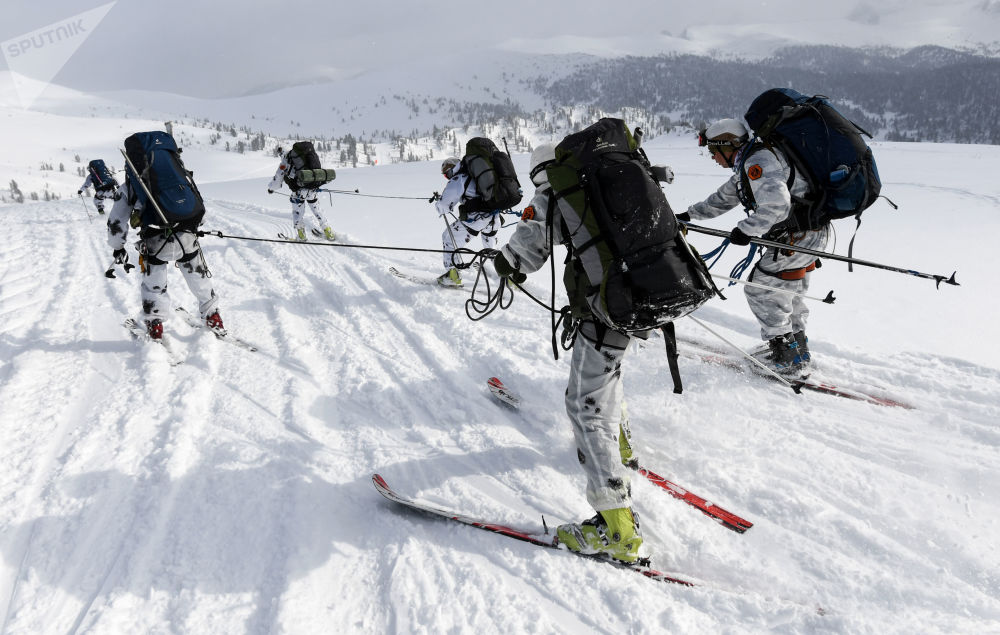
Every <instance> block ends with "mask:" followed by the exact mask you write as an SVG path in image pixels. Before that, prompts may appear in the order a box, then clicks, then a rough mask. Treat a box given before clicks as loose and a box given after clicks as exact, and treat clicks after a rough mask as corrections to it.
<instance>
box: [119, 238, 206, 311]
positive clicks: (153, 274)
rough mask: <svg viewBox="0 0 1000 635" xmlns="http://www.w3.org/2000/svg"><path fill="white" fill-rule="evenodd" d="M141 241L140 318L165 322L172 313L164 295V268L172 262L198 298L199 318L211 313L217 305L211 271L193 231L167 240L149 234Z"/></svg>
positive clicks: (168, 266)
mask: <svg viewBox="0 0 1000 635" xmlns="http://www.w3.org/2000/svg"><path fill="white" fill-rule="evenodd" d="M141 243H142V244H140V246H139V250H140V254H142V253H144V255H143V272H142V285H140V292H141V295H142V312H143V316H144V319H146V320H152V319H154V318H159V319H161V320H164V321H166V320H167V318H169V317H170V314H171V313H173V311H172V310H171V307H170V296H169V295H168V294H167V271H168V270H169V268H170V266H171V264H173V263H174V262H176V263H177V268H178V269H180V270H181V274H183V276H184V281H185V282H186V283H187V286H188V288H189V289H191V293H193V294H194V296H195V298H197V299H198V310H199V312H200V313H201V317H203V318H204V317H207V316H209V315H211V314H213V313H215V311H216V310H217V309H218V308H219V298H218V297H217V296H216V295H215V290H214V289H213V288H212V282H211V278H210V276H211V273H210V272H209V271H208V267H207V266H206V264H205V258H204V256H203V255H202V253H201V246H200V245H199V244H198V236H197V235H196V234H192V233H190V232H181V233H178V234H174V235H173V236H172V237H171V238H170V239H165V238H164V237H163V236H150V237H149V238H146V239H144V240H142V241H141ZM182 246H183V249H181V247H182ZM185 254H186V255H185Z"/></svg>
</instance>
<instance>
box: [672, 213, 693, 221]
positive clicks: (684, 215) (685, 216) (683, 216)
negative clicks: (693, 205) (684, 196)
mask: <svg viewBox="0 0 1000 635" xmlns="http://www.w3.org/2000/svg"><path fill="white" fill-rule="evenodd" d="M674 216H676V217H677V220H679V221H684V222H685V223H690V222H691V214H688V213H687V212H681V213H680V214H674Z"/></svg>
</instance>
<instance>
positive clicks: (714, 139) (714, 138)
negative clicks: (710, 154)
mask: <svg viewBox="0 0 1000 635" xmlns="http://www.w3.org/2000/svg"><path fill="white" fill-rule="evenodd" d="M749 138H750V133H749V132H748V131H747V128H746V126H744V125H743V124H742V123H740V122H739V121H736V120H735V119H720V120H718V121H716V122H715V123H713V124H712V125H711V126H709V127H708V128H706V129H704V130H702V131H701V134H699V135H698V145H701V146H730V147H733V148H738V147H740V146H741V145H743V144H744V143H746V142H747V140H748V139H749Z"/></svg>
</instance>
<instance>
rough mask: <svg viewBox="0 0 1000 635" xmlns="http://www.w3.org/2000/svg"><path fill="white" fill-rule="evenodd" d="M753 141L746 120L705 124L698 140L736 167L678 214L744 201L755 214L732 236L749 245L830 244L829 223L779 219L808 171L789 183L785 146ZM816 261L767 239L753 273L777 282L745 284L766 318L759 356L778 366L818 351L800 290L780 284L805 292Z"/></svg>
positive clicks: (797, 366)
mask: <svg viewBox="0 0 1000 635" xmlns="http://www.w3.org/2000/svg"><path fill="white" fill-rule="evenodd" d="M749 141H750V134H749V132H748V131H747V129H746V127H745V126H744V125H743V124H742V123H741V122H739V121H737V120H735V119H721V120H719V121H717V122H715V123H713V124H712V125H711V126H709V127H708V128H707V129H705V130H704V131H702V132H701V134H700V135H699V138H698V144H699V145H700V146H707V147H708V151H709V153H710V155H711V157H712V159H713V160H714V161H715V162H716V163H718V164H719V165H720V166H722V167H724V168H729V169H731V170H733V172H734V174H733V176H732V177H731V178H730V179H729V180H728V181H726V182H725V183H723V184H722V186H721V187H720V188H719V189H718V190H717V191H716V192H715V193H714V194H712V195H711V196H709V197H708V198H707V199H705V200H704V201H702V202H700V203H695V204H694V205H691V206H690V207H689V208H688V209H687V211H686V212H685V213H683V214H678V216H677V217H678V218H679V219H680V220H683V221H689V220H691V219H695V220H698V219H702V218H715V217H716V216H719V215H720V214H724V213H725V212H728V211H729V210H731V209H733V208H735V207H737V206H738V205H740V204H744V205H745V206H746V207H747V210H746V211H747V213H748V214H749V216H748V217H747V218H745V219H743V220H741V221H740V222H738V223H737V224H736V226H735V227H734V228H733V229H732V231H731V232H730V234H729V242H731V243H733V244H734V245H748V244H750V239H751V238H752V237H763V238H766V239H768V240H774V241H779V242H784V243H788V244H789V246H792V245H798V246H800V247H803V248H806V249H813V250H821V251H822V250H823V249H825V248H826V244H827V241H828V239H829V236H830V225H829V224H826V225H823V226H822V227H820V228H819V229H817V230H815V231H801V232H800V231H792V230H790V229H786V228H783V227H782V226H781V225H782V224H783V223H784V221H787V220H790V219H791V218H792V215H793V213H794V210H795V206H796V205H799V204H801V203H799V201H801V200H803V199H807V198H808V197H809V195H810V190H809V185H808V183H807V181H806V179H805V178H804V177H803V176H802V175H800V174H798V173H796V174H795V178H794V179H793V180H792V182H791V186H789V185H788V182H789V181H788V179H789V175H790V174H791V172H792V170H791V168H790V167H789V163H788V159H787V158H786V157H785V155H784V153H783V152H782V151H781V150H780V149H779V148H777V147H771V146H769V145H766V144H762V143H748V142H749ZM741 194H742V195H743V198H741ZM747 202H749V203H750V205H747V204H746V203H747ZM818 266H820V263H819V260H818V259H817V258H816V256H812V255H809V254H805V253H800V252H796V251H794V250H792V249H775V248H773V247H767V248H766V249H764V251H763V254H762V255H761V257H760V260H758V261H757V264H756V266H755V267H754V269H753V271H751V273H750V276H749V278H748V279H749V280H750V281H751V282H758V283H762V284H764V285H766V286H768V287H772V289H763V288H760V287H751V286H745V287H744V288H743V290H744V293H745V294H746V298H747V303H748V304H749V305H750V310H751V311H752V312H753V314H754V316H755V317H756V318H757V321H758V322H759V323H760V335H761V339H763V340H764V341H766V342H767V347H766V348H764V349H762V350H761V351H759V352H758V354H757V356H758V357H759V358H760V360H761V361H762V362H765V363H767V364H768V365H769V366H770V367H771V368H772V369H773V370H775V371H776V372H779V373H782V374H785V375H798V374H801V373H803V372H804V371H805V370H806V369H807V368H808V367H809V365H810V363H811V361H812V357H811V355H810V353H809V345H808V341H809V340H808V338H807V337H806V332H805V330H806V320H807V318H808V316H809V309H808V308H807V307H806V305H805V303H804V302H803V301H802V296H801V295H792V294H789V293H782V292H781V291H778V290H774V289H785V290H788V291H795V292H796V293H799V294H804V293H805V292H806V291H807V290H808V289H809V276H810V272H811V271H812V270H813V269H815V268H816V267H818Z"/></svg>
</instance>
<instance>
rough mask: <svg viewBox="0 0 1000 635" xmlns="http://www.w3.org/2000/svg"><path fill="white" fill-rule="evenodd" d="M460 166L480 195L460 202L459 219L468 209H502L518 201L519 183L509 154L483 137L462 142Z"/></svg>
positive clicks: (519, 194) (469, 210) (475, 210)
mask: <svg viewBox="0 0 1000 635" xmlns="http://www.w3.org/2000/svg"><path fill="white" fill-rule="evenodd" d="M462 169H463V170H464V171H465V173H466V174H468V175H469V178H470V179H471V180H472V181H473V182H474V183H475V184H476V191H477V192H478V193H479V195H478V196H477V197H476V198H474V199H470V200H468V201H466V202H465V203H463V204H462V205H461V207H460V212H461V216H460V218H461V220H465V219H466V218H467V217H468V214H469V213H471V212H479V211H488V212H492V211H495V210H505V209H510V208H511V207H513V206H515V205H517V204H518V203H520V202H521V184H520V183H519V182H518V180H517V172H516V171H515V170H514V163H513V162H512V161H511V160H510V155H509V154H507V153H506V152H501V151H500V149H499V148H497V146H496V144H495V143H493V142H492V141H491V140H489V139H487V138H486V137H474V138H472V139H469V141H468V142H467V143H466V144H465V156H464V157H462Z"/></svg>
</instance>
